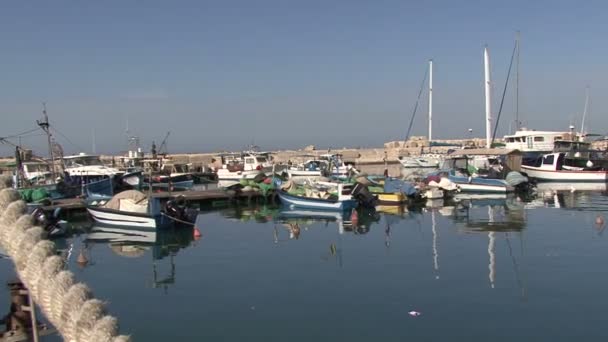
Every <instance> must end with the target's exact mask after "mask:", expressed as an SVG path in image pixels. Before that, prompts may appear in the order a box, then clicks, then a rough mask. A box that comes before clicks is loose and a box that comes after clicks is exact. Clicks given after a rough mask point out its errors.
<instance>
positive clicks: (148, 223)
mask: <svg viewBox="0 0 608 342" xmlns="http://www.w3.org/2000/svg"><path fill="white" fill-rule="evenodd" d="M87 211H88V212H89V214H90V215H91V217H92V218H93V220H95V222H98V223H102V224H104V225H108V226H115V227H138V228H149V229H152V230H154V229H156V226H157V218H156V217H154V216H150V215H148V214H140V213H130V212H123V211H119V210H112V209H106V208H92V207H88V208H87Z"/></svg>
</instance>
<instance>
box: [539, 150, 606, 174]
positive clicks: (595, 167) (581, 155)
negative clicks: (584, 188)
mask: <svg viewBox="0 0 608 342" xmlns="http://www.w3.org/2000/svg"><path fill="white" fill-rule="evenodd" d="M605 164H606V163H605V161H602V160H595V161H594V160H593V159H592V155H591V152H556V153H550V154H545V155H543V156H540V157H539V158H537V159H536V162H535V163H534V165H530V166H532V167H536V168H539V169H541V170H549V171H559V170H570V171H600V170H605V169H606V167H605V166H606V165H605Z"/></svg>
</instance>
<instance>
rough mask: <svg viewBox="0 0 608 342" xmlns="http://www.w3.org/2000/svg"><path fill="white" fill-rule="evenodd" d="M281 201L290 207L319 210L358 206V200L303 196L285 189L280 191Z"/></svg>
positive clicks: (345, 208) (346, 208)
mask: <svg viewBox="0 0 608 342" xmlns="http://www.w3.org/2000/svg"><path fill="white" fill-rule="evenodd" d="M278 195H279V199H280V200H281V203H283V204H285V205H287V206H289V207H297V208H308V209H317V210H333V211H335V210H348V209H353V208H356V207H357V201H355V200H353V199H351V200H343V201H337V200H324V199H320V198H319V199H317V198H309V197H302V196H294V195H290V194H288V193H287V192H285V191H279V192H278Z"/></svg>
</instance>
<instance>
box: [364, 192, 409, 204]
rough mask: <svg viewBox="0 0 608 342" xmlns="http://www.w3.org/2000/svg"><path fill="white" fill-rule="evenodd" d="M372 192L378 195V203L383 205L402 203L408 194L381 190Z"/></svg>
mask: <svg viewBox="0 0 608 342" xmlns="http://www.w3.org/2000/svg"><path fill="white" fill-rule="evenodd" d="M372 194H373V195H376V198H378V204H382V205H401V204H403V203H405V202H406V201H407V196H406V195H405V194H404V193H402V192H395V193H389V192H381V193H372Z"/></svg>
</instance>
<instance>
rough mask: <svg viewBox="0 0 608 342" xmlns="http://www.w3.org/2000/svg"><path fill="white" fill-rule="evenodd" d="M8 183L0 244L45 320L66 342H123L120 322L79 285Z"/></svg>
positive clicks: (2, 191) (3, 187) (3, 188)
mask: <svg viewBox="0 0 608 342" xmlns="http://www.w3.org/2000/svg"><path fill="white" fill-rule="evenodd" d="M10 184H11V182H10V179H7V178H6V177H0V245H1V246H2V247H3V248H4V250H5V251H6V254H7V255H8V256H10V258H11V259H12V260H13V262H14V263H15V268H16V271H17V274H18V275H19V278H20V279H21V281H22V282H23V283H24V284H25V286H26V287H27V288H28V289H29V292H30V295H31V296H32V298H33V299H34V301H35V302H36V303H38V305H39V307H40V309H41V310H42V312H43V313H44V315H45V316H46V317H47V319H48V320H49V321H50V322H51V323H52V324H53V325H54V326H55V328H57V330H58V331H59V332H60V334H61V335H62V336H63V338H64V340H65V341H69V342H80V341H82V342H89V341H91V342H93V341H95V342H105V341H113V342H126V341H130V337H129V336H124V335H120V336H119V335H118V320H117V319H116V318H114V317H112V316H109V315H107V314H106V310H105V305H104V303H103V302H102V301H100V300H99V299H95V298H93V294H92V292H91V290H90V289H89V287H88V286H86V285H85V284H83V283H77V282H76V281H75V280H74V275H73V274H72V272H70V271H67V270H65V267H64V261H63V259H62V258H61V257H59V256H58V255H56V250H55V244H54V243H53V242H51V241H48V240H45V239H43V238H42V236H43V235H42V234H43V230H42V228H40V227H35V226H34V225H33V219H32V217H31V216H30V215H27V214H26V212H27V210H26V209H27V207H26V205H25V203H24V202H23V201H21V197H20V196H19V193H18V192H17V191H15V190H13V189H11V188H10V186H11V185H10Z"/></svg>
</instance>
